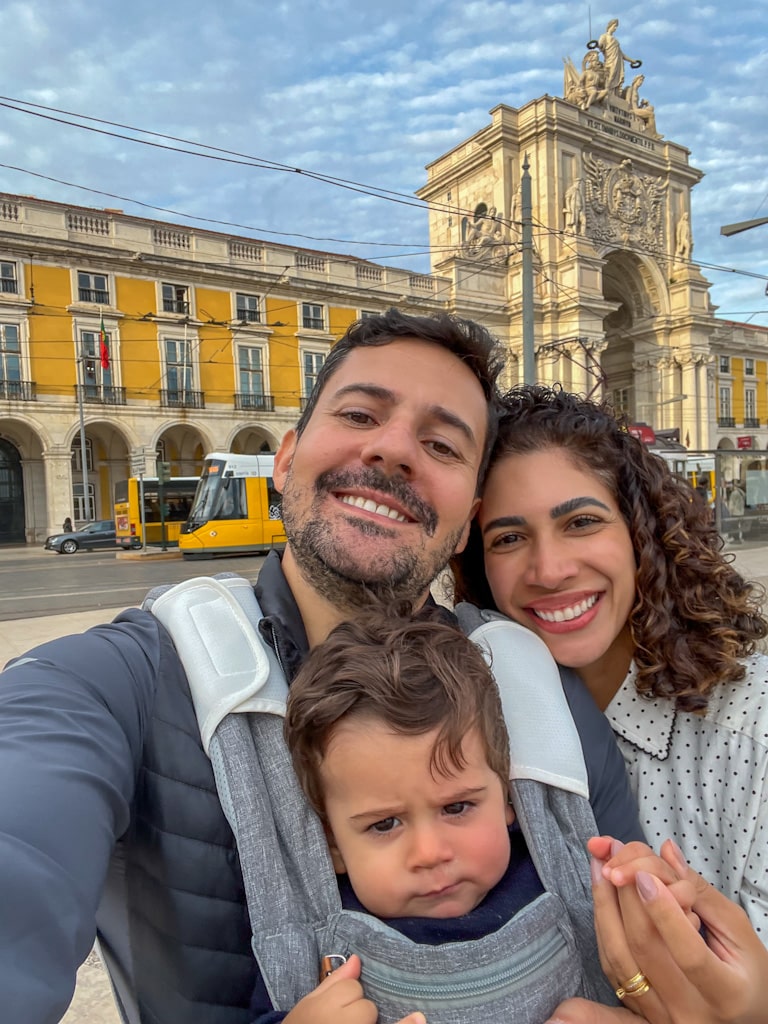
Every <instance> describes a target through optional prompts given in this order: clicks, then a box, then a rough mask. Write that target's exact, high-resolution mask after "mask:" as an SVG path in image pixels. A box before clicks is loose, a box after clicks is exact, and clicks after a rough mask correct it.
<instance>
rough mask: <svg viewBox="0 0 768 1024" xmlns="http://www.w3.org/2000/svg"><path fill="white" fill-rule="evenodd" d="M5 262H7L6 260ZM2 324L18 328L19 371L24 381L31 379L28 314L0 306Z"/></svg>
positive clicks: (0, 323)
mask: <svg viewBox="0 0 768 1024" xmlns="http://www.w3.org/2000/svg"><path fill="white" fill-rule="evenodd" d="M3 262H5V260H4V261H3ZM0 326H2V327H15V328H16V330H17V332H18V339H19V372H20V373H21V379H22V380H23V381H28V380H29V379H30V377H29V366H30V362H29V332H28V322H27V317H26V314H25V313H20V312H16V311H15V310H10V309H6V308H2V307H0Z"/></svg>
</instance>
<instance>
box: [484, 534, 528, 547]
mask: <svg viewBox="0 0 768 1024" xmlns="http://www.w3.org/2000/svg"><path fill="white" fill-rule="evenodd" d="M520 539H521V536H520V534H519V533H500V534H499V535H498V536H497V537H494V538H493V540H492V541H491V547H492V548H508V547H512V545H513V544H517V542H518V541H519V540H520Z"/></svg>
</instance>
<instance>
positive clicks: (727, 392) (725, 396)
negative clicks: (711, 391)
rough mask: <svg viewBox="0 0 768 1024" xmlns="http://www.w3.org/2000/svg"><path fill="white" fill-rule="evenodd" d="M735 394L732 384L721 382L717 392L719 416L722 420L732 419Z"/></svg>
mask: <svg viewBox="0 0 768 1024" xmlns="http://www.w3.org/2000/svg"><path fill="white" fill-rule="evenodd" d="M732 409H733V395H732V392H731V388H730V385H727V384H721V385H720V387H719V389H718V394H717V417H718V419H721V420H729V419H732V417H733V413H732V412H731V410H732Z"/></svg>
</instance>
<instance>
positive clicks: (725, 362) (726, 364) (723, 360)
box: [717, 356, 731, 373]
mask: <svg viewBox="0 0 768 1024" xmlns="http://www.w3.org/2000/svg"><path fill="white" fill-rule="evenodd" d="M717 367H718V372H719V373H730V372H731V357H730V356H718V361H717Z"/></svg>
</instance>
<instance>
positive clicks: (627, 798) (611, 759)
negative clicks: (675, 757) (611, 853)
mask: <svg viewBox="0 0 768 1024" xmlns="http://www.w3.org/2000/svg"><path fill="white" fill-rule="evenodd" d="M560 678H561V680H562V683H563V690H564V692H565V696H566V700H567V701H568V706H569V707H570V709H571V714H572V715H573V720H574V722H575V723H576V728H577V729H578V732H579V739H580V740H581V747H582V750H583V751H584V760H585V762H586V765H587V777H588V779H589V802H590V804H591V805H592V811H593V812H594V815H595V821H596V822H597V827H598V829H599V831H600V833H601V835H610V836H615V837H616V838H617V839H620V840H621V841H622V842H623V843H630V842H632V841H633V840H638V841H640V842H645V836H644V835H643V830H642V828H641V827H640V819H639V817H638V810H637V801H636V800H635V798H634V796H633V795H632V790H631V789H630V786H629V778H628V776H627V769H626V766H625V764H624V758H623V757H622V756H621V751H620V750H619V748H618V746H617V744H616V739H615V737H614V735H613V730H612V729H611V726H610V723H609V722H608V719H607V718H606V717H605V715H604V714H603V713H602V711H601V710H600V709H599V708H598V706H597V705H596V704H595V702H594V700H593V699H592V695H591V694H590V692H589V690H588V689H587V688H586V686H585V685H584V684H583V683H582V681H581V680H580V679H579V677H578V676H577V675H576V673H575V672H574V671H573V670H572V669H567V668H561V669H560Z"/></svg>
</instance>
